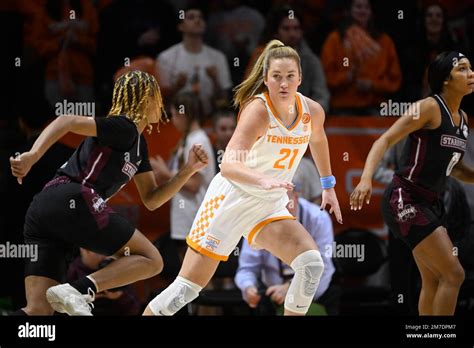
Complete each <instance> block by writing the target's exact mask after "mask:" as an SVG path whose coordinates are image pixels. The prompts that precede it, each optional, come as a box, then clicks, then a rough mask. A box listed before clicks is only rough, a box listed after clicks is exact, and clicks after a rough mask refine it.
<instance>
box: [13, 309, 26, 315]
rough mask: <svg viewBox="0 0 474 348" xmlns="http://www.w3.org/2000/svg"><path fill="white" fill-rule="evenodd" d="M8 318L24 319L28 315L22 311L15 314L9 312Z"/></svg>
mask: <svg viewBox="0 0 474 348" xmlns="http://www.w3.org/2000/svg"><path fill="white" fill-rule="evenodd" d="M9 316H12V317H25V316H26V317H27V316H28V314H26V312H25V311H24V310H23V309H19V310H17V311H15V312H11V313H10V314H9Z"/></svg>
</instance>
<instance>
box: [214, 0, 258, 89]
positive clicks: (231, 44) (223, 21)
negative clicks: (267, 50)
mask: <svg viewBox="0 0 474 348" xmlns="http://www.w3.org/2000/svg"><path fill="white" fill-rule="evenodd" d="M214 5H215V6H216V7H217V11H215V12H212V13H211V14H210V15H209V21H208V28H207V38H208V39H209V44H210V45H211V46H212V47H215V48H217V49H219V50H221V51H222V52H223V53H224V54H225V56H226V57H227V62H228V63H229V66H231V67H232V69H231V76H232V81H234V82H236V81H242V80H243V79H242V78H243V76H244V72H245V67H246V66H247V64H248V60H249V58H250V55H251V54H252V52H253V50H254V49H255V47H256V46H257V44H258V40H259V38H260V35H261V34H262V31H263V28H264V26H265V19H264V18H263V16H262V15H261V14H260V12H258V11H257V10H255V9H254V8H252V7H249V6H247V5H245V4H242V3H241V1H237V0H223V1H222V0H217V1H216V0H214ZM236 58H237V59H238V61H236Z"/></svg>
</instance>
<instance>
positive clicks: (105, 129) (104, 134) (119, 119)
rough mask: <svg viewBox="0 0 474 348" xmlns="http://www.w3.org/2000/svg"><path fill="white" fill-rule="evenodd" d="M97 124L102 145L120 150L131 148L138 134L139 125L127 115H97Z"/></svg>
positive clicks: (98, 137)
mask: <svg viewBox="0 0 474 348" xmlns="http://www.w3.org/2000/svg"><path fill="white" fill-rule="evenodd" d="M95 124H96V127H97V139H98V140H99V143H100V145H103V146H110V147H112V148H115V149H117V150H119V151H126V150H128V149H130V147H132V145H133V143H134V142H135V141H136V137H137V136H138V130H137V127H136V126H135V124H134V123H133V121H132V120H130V119H128V118H127V117H125V116H111V117H97V118H96V119H95Z"/></svg>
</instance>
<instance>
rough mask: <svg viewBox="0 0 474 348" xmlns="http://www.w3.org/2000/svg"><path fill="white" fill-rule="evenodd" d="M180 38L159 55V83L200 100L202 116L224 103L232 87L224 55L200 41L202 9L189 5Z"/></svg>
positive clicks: (179, 28) (203, 29)
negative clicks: (180, 40)
mask: <svg viewBox="0 0 474 348" xmlns="http://www.w3.org/2000/svg"><path fill="white" fill-rule="evenodd" d="M178 30H179V31H180V32H181V33H182V34H183V41H182V42H180V43H178V44H176V45H173V46H171V47H170V48H168V49H167V50H165V51H164V52H162V53H161V54H160V55H159V56H158V63H159V67H158V70H159V71H158V75H159V76H160V86H163V87H164V88H166V89H169V90H171V93H170V95H175V94H176V93H178V92H180V91H183V92H189V91H191V92H192V93H194V94H196V95H198V96H199V98H200V99H201V103H202V106H203V110H204V115H205V116H208V115H210V114H211V113H212V110H213V109H214V108H216V107H219V106H222V105H226V104H227V102H228V94H229V93H228V92H229V91H228V90H229V89H230V88H231V87H232V81H231V79H230V72H229V67H228V65H227V60H226V57H225V56H224V55H223V54H222V53H221V52H219V51H218V50H215V49H213V48H211V47H209V46H207V45H205V44H204V42H203V37H204V32H205V30H206V22H205V20H204V17H203V13H202V12H201V10H199V9H197V8H195V7H190V8H188V9H187V10H186V11H185V12H184V18H183V19H181V21H180V22H179V24H178Z"/></svg>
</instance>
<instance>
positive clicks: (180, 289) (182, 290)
mask: <svg viewBox="0 0 474 348" xmlns="http://www.w3.org/2000/svg"><path fill="white" fill-rule="evenodd" d="M201 290H202V287H200V286H199V285H197V284H195V283H193V282H191V281H189V280H187V279H185V278H183V277H179V276H178V277H177V278H176V279H175V281H174V282H173V283H171V285H170V286H168V287H167V288H166V289H165V290H163V291H162V292H161V293H160V294H159V295H158V296H156V297H155V298H154V299H153V300H152V301H151V302H150V303H149V304H148V307H149V308H150V310H151V311H152V312H153V313H154V314H155V315H174V314H175V313H176V312H178V311H179V310H180V309H181V308H183V307H184V306H185V305H187V304H188V303H190V302H192V301H193V300H194V299H195V298H196V297H198V296H199V292H200V291H201Z"/></svg>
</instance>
